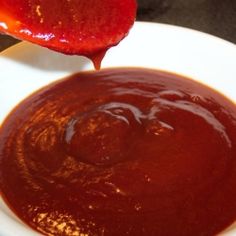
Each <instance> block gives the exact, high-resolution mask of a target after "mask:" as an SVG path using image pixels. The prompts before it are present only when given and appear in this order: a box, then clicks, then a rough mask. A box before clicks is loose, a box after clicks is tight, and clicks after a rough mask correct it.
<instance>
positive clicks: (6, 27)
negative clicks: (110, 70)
mask: <svg viewBox="0 0 236 236" xmlns="http://www.w3.org/2000/svg"><path fill="white" fill-rule="evenodd" d="M136 9H137V3H136V0H122V1H121V0H24V1H22V0H7V1H6V0H0V32H3V33H6V34H10V35H12V36H14V37H16V38H19V39H21V40H27V41H30V42H32V43H36V44H38V45H41V46H44V47H47V48H49V49H52V50H55V51H59V52H62V53H65V54H70V55H83V56H86V57H88V58H90V59H91V60H92V61H93V63H94V67H95V68H96V69H99V68H100V66H101V61H102V59H103V57H104V56H105V54H106V52H107V50H108V49H109V48H111V47H113V46H115V45H117V44H118V43H119V42H120V41H121V40H122V39H123V38H124V37H125V36H126V35H127V34H128V32H129V30H130V28H131V27H132V26H133V24H134V21H135V17H136Z"/></svg>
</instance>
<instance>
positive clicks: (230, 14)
mask: <svg viewBox="0 0 236 236" xmlns="http://www.w3.org/2000/svg"><path fill="white" fill-rule="evenodd" d="M138 3H139V8H138V15H137V20H139V21H152V22H159V23H167V24H172V25H179V26H184V27H188V28H192V29H196V30H199V31H203V32H206V33H210V34H213V35H215V36H218V37H221V38H223V39H226V40H228V41H231V42H233V43H235V44H236V0H138ZM17 42H19V41H18V40H16V39H13V38H11V37H9V36H6V35H0V51H2V50H4V49H6V48H8V47H10V46H11V45H13V44H15V43H17Z"/></svg>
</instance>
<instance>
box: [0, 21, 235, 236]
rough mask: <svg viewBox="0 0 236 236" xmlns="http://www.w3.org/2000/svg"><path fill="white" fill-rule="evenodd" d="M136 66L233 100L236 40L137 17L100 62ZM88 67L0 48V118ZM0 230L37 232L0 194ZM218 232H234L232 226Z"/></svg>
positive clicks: (30, 48) (11, 235)
mask: <svg viewBox="0 0 236 236" xmlns="http://www.w3.org/2000/svg"><path fill="white" fill-rule="evenodd" d="M118 66H119V67H122V66H140V67H147V68H156V69H161V70H166V71H170V72H175V73H178V74H181V75H185V76H188V77H191V78H193V79H194V80H197V81H200V82H201V83H204V84H206V85H208V86H210V87H213V88H214V89H216V90H218V91H219V92H221V93H223V94H224V95H226V96H227V97H228V98H229V99H231V100H232V101H233V102H235V104H236V81H235V80H236V46H235V45H234V44H232V43H229V42H227V41H224V40H222V39H219V38H217V37H214V36H211V35H207V34H204V33H200V32H197V31H194V30H190V29H185V28H181V27H176V26H171V25H164V24H154V23H140V22H137V23H136V24H135V26H134V27H133V29H132V30H131V32H130V34H129V36H128V37H127V38H126V39H125V40H123V41H122V42H121V43H120V44H119V45H118V46H117V47H114V48H112V49H111V50H110V51H109V52H108V54H107V56H106V58H105V60H104V61H103V67H118ZM90 69H92V64H91V62H90V61H89V60H87V59H85V58H82V57H76V56H73V57H70V56H65V55H62V54H59V53H55V52H52V51H50V50H48V49H45V48H41V47H38V46H35V45H32V44H30V43H20V44H18V45H16V46H14V47H12V48H10V49H8V50H6V51H4V52H3V53H1V54H0V124H1V123H2V121H3V119H4V118H5V117H6V115H7V114H8V113H9V111H11V109H12V108H14V107H15V105H16V104H18V103H19V102H20V101H21V100H22V99H23V98H25V97H26V96H28V95H29V94H31V93H32V92H33V91H35V90H36V89H38V88H40V87H42V86H44V85H47V84H49V83H51V82H53V81H55V80H57V79H59V78H61V77H65V76H67V75H70V74H72V73H75V72H78V71H81V70H90ZM0 235H1V236H18V235H20V236H21V235H24V236H28V235H30V236H32V235H38V234H37V233H36V232H34V231H33V230H31V229H30V228H29V227H28V226H26V225H24V224H23V223H22V222H21V221H20V220H19V219H17V217H16V216H15V215H14V214H13V213H12V212H11V211H10V210H9V208H8V207H7V206H6V205H5V204H4V202H3V201H2V200H1V199H0ZM224 235H236V227H234V226H232V227H231V228H230V229H229V230H227V231H225V232H224Z"/></svg>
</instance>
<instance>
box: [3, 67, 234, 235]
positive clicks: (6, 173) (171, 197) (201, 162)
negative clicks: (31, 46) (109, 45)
mask: <svg viewBox="0 0 236 236" xmlns="http://www.w3.org/2000/svg"><path fill="white" fill-rule="evenodd" d="M0 188H1V194H2V196H3V198H4V199H5V200H6V202H7V203H8V205H9V207H10V208H11V209H12V210H13V211H14V212H15V213H16V214H17V215H18V216H19V217H20V218H21V219H22V220H23V221H24V222H26V223H27V224H28V225H30V226H31V227H32V228H34V229H35V230H37V231H39V232H41V233H43V234H45V235H51V234H53V235H112V236H115V235H117V236H118V235H119V236H121V235H161V236H164V235H214V234H217V233H219V232H221V231H222V230H224V229H225V228H226V227H228V226H229V225H230V224H231V223H233V222H234V221H235V219H236V201H235V199H236V106H235V104H233V103H232V102H230V101H229V100H227V99H226V98H225V97H223V96H222V95H220V94H218V93H217V92H215V91H213V90H212V89H210V88H208V87H206V86H203V85H201V84H199V83H197V82H194V81H192V80H189V79H186V78H183V77H180V76H177V75H174V74H168V73H165V72H159V71H154V70H146V69H137V68H136V69H132V68H131V69H124V68H123V69H109V70H102V71H100V72H83V73H79V74H77V75H74V76H72V77H71V78H67V79H65V80H62V81H59V82H57V83H54V84H52V85H49V86H48V87H46V88H43V89H42V90H40V91H38V92H36V93H34V94H33V95H32V96H30V97H29V98H27V99H26V100H25V101H23V102H22V103H21V104H19V105H18V106H17V107H16V108H15V109H14V110H13V112H12V113H11V114H10V115H9V116H8V117H7V119H6V120H5V122H4V124H3V125H2V127H1V129H0Z"/></svg>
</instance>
